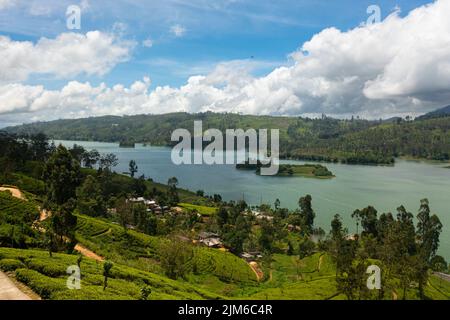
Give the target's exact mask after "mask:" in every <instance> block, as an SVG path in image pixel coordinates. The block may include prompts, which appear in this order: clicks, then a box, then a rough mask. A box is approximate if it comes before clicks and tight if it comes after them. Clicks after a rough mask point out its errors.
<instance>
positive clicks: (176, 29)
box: [170, 24, 186, 38]
mask: <svg viewBox="0 0 450 320" xmlns="http://www.w3.org/2000/svg"><path fill="white" fill-rule="evenodd" d="M170 32H171V33H173V34H174V35H175V37H178V38H179V37H182V36H184V34H185V33H186V28H185V27H183V26H181V25H179V24H176V25H173V26H172V27H170Z"/></svg>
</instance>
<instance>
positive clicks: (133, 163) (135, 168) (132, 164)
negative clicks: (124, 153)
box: [129, 160, 138, 178]
mask: <svg viewBox="0 0 450 320" xmlns="http://www.w3.org/2000/svg"><path fill="white" fill-rule="evenodd" d="M129 167H130V176H131V177H132V178H134V174H135V173H136V172H138V166H137V165H136V161H134V160H130V164H129Z"/></svg>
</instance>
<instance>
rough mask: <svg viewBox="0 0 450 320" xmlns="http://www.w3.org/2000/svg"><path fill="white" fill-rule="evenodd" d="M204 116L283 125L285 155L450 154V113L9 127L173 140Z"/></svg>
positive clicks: (158, 118) (388, 160)
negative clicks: (386, 117) (406, 116)
mask: <svg viewBox="0 0 450 320" xmlns="http://www.w3.org/2000/svg"><path fill="white" fill-rule="evenodd" d="M194 120H202V121H203V129H204V130H206V129H209V128H217V129H219V130H222V131H223V132H224V130H225V129H229V128H231V129H236V128H242V129H244V130H246V129H249V128H253V129H261V128H265V129H279V130H280V140H281V141H280V144H281V146H280V148H281V154H282V156H283V157H284V158H295V159H305V160H319V161H321V160H323V161H342V162H344V163H349V164H392V163H393V161H394V158H395V157H398V156H410V157H420V158H427V159H436V160H448V159H449V158H450V135H449V128H450V117H441V118H434V117H431V118H430V119H428V118H424V119H419V120H414V121H412V120H409V119H408V120H402V119H400V118H395V119H393V120H390V121H382V120H379V121H368V120H361V119H355V118H352V119H350V120H337V119H332V118H328V117H326V116H323V117H322V118H321V119H308V118H298V117H270V116H250V115H238V114H229V113H227V114H215V113H211V112H207V113H200V114H187V113H172V114H165V115H138V116H124V117H113V116H107V117H98V118H88V119H75V120H57V121H52V122H44V123H42V122H41V123H34V124H28V125H23V126H19V127H13V128H8V129H7V130H8V131H9V132H13V133H20V134H30V133H37V132H44V133H45V134H47V135H48V136H49V137H51V138H54V139H65V140H94V141H107V142H118V141H123V140H129V139H132V140H133V141H138V142H143V143H149V144H153V145H171V144H173V142H171V141H170V137H171V134H172V132H173V131H174V130H175V129H177V128H186V129H188V130H190V131H192V130H193V121H194Z"/></svg>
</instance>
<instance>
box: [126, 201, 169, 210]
mask: <svg viewBox="0 0 450 320" xmlns="http://www.w3.org/2000/svg"><path fill="white" fill-rule="evenodd" d="M127 201H129V202H132V203H143V204H144V205H145V206H146V207H147V211H148V212H155V213H161V212H162V211H163V210H167V209H168V207H163V208H162V207H161V206H160V205H158V203H157V202H156V201H155V200H148V199H145V198H144V197H138V198H130V199H128V200H127Z"/></svg>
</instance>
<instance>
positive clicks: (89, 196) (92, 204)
mask: <svg viewBox="0 0 450 320" xmlns="http://www.w3.org/2000/svg"><path fill="white" fill-rule="evenodd" d="M76 193H77V209H78V211H79V212H80V213H82V214H86V215H89V216H94V217H98V216H104V215H105V214H106V210H107V209H106V204H105V201H104V200H103V195H102V190H101V186H100V183H99V182H98V181H97V179H95V178H94V177H93V176H91V175H89V176H87V177H86V179H85V180H84V182H83V184H82V185H81V186H80V187H79V188H78V189H77V192H76Z"/></svg>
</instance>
